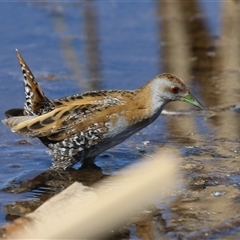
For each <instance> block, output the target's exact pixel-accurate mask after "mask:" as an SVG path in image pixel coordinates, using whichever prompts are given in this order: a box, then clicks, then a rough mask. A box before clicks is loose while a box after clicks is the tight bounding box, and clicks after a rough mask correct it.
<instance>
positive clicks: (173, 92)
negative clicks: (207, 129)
mask: <svg viewBox="0 0 240 240" xmlns="http://www.w3.org/2000/svg"><path fill="white" fill-rule="evenodd" d="M151 88H152V93H153V95H154V96H153V97H154V101H158V102H160V103H163V104H164V105H165V104H166V103H168V102H171V101H183V102H187V103H190V104H191V105H193V106H196V107H198V108H202V105H201V103H200V102H199V101H198V100H197V99H196V98H195V97H194V96H193V95H192V94H191V93H190V91H189V89H188V88H187V86H186V85H185V83H184V82H183V81H182V80H181V79H180V78H178V77H177V76H175V75H173V74H170V73H163V74H160V75H158V76H156V77H155V78H154V79H153V80H152V86H151ZM156 104H157V103H156Z"/></svg>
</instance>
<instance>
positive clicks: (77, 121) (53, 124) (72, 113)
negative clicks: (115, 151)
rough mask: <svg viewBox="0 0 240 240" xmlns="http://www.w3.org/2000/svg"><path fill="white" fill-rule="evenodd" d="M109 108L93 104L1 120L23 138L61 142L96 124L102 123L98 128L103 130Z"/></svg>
mask: <svg viewBox="0 0 240 240" xmlns="http://www.w3.org/2000/svg"><path fill="white" fill-rule="evenodd" d="M111 107H112V106H109V105H108V106H106V105H94V104H86V105H81V106H77V105H70V106H64V107H59V108H56V109H54V110H53V111H51V112H49V113H46V114H43V115H41V116H19V117H10V118H8V119H5V120H3V123H4V124H5V125H7V126H8V127H10V128H11V129H12V131H13V132H16V133H18V134H20V135H22V136H25V137H47V138H48V139H49V140H53V141H61V140H64V139H65V138H68V137H70V136H72V135H73V134H75V133H78V132H81V131H83V132H84V131H86V130H87V128H88V127H89V126H91V125H93V124H95V123H96V122H100V123H102V124H101V126H99V127H103V128H105V125H104V122H105V121H106V118H107V116H106V113H104V112H105V111H106V109H109V110H110V108H111ZM102 110H104V111H102ZM103 125H104V126H103ZM105 130H106V129H105ZM105 130H103V131H105Z"/></svg>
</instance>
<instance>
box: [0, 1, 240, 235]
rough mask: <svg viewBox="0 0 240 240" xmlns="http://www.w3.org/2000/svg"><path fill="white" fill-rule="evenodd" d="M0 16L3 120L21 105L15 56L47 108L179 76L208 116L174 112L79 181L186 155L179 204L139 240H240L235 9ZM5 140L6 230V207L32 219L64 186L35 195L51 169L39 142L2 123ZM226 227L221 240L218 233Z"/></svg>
mask: <svg viewBox="0 0 240 240" xmlns="http://www.w3.org/2000/svg"><path fill="white" fill-rule="evenodd" d="M0 6H1V7H0V21H1V25H0V33H1V36H2V37H1V38H0V52H1V54H0V62H1V69H0V83H1V84H0V92H1V94H0V117H1V119H3V118H4V111H5V110H7V109H9V108H12V107H22V105H23V102H24V95H23V88H22V79H21V72H20V69H19V66H18V63H17V59H16V56H15V55H16V54H15V48H18V50H19V51H20V52H21V54H22V55H23V57H24V59H25V60H26V62H27V63H28V65H29V67H30V69H31V70H32V71H33V73H34V75H35V76H36V78H37V79H38V81H39V83H40V85H41V86H42V88H43V90H44V92H45V94H46V95H47V96H48V97H49V98H58V97H63V96H66V95H70V94H75V93H78V92H83V91H87V90H95V89H135V88H138V87H140V86H141V85H143V84H144V83H146V82H147V81H148V80H150V79H151V78H152V77H154V76H155V75H157V74H158V73H161V72H171V73H174V74H176V75H179V76H180V77H181V78H183V79H184V81H185V82H186V84H187V85H188V86H189V88H190V89H191V92H192V93H193V94H194V96H196V97H197V98H198V99H199V100H200V101H201V102H202V104H203V105H204V106H205V109H204V110H203V111H201V112H200V111H197V110H195V109H193V108H192V107H190V106H188V105H186V104H183V103H171V104H169V106H168V107H167V108H166V109H167V112H166V113H165V114H162V115H161V116H160V117H159V118H158V119H157V120H156V121H155V122H154V123H153V124H151V125H150V126H148V127H147V128H145V129H143V130H142V131H141V132H139V133H138V134H135V135H134V136H133V137H131V138H130V139H128V140H127V141H125V142H124V143H122V144H121V145H119V146H117V147H115V148H113V149H110V150H109V151H107V152H105V153H103V154H102V155H101V156H99V157H98V158H97V159H96V164H97V165H98V166H99V167H101V170H100V169H96V170H95V172H94V174H89V173H82V176H77V177H78V180H79V181H81V182H83V183H86V184H88V185H89V184H92V183H94V182H96V181H98V180H99V179H102V178H103V177H105V175H111V174H117V171H118V170H120V169H122V168H123V167H124V166H126V165H129V164H130V163H132V162H136V161H138V160H139V159H140V158H141V156H142V154H147V155H148V154H151V153H152V152H153V151H155V150H156V149H160V150H163V149H165V150H167V151H170V152H171V151H173V150H177V151H178V152H179V153H180V154H182V155H183V156H184V162H183V163H182V164H181V166H180V171H181V172H182V174H183V175H184V176H185V180H186V182H185V185H186V186H185V188H184V189H182V191H180V192H179V193H178V194H176V195H177V197H176V198H177V199H175V201H174V203H171V204H170V203H169V204H166V203H165V205H164V204H163V205H161V204H160V205H159V206H158V207H157V213H158V214H157V216H155V217H154V218H151V217H150V218H148V217H147V218H146V220H145V222H144V224H146V225H148V226H150V228H148V231H147V232H145V235H144V236H145V237H146V234H148V235H149V236H151V234H153V232H154V234H155V235H154V236H156V231H157V230H156V229H159V228H160V227H161V228H162V229H164V231H163V232H162V233H161V236H164V237H166V238H167V239H176V238H177V237H179V236H180V235H181V236H185V237H189V239H190V237H191V238H192V239H194V237H195V239H200V237H201V236H202V235H201V234H203V232H204V231H205V232H208V236H211V237H212V238H214V239H222V237H231V239H238V238H239V233H238V231H236V227H235V225H234V224H236V222H237V221H238V220H239V216H240V215H239V214H240V213H239V211H238V209H239V200H238V199H239V180H240V176H239V158H240V148H239V107H238V106H237V104H238V103H239V93H240V91H239V78H240V69H239V66H240V59H239V56H240V55H239V49H240V48H239V23H240V20H239V17H238V15H239V14H238V10H239V8H240V7H239V3H238V2H237V1H236V2H234V1H232V2H230V1H226V2H222V3H221V2H220V1H198V2H196V1H193V0H192V1H179V2H174V3H173V2H171V1H170V2H169V1H148V2H147V1H145V2H144V1H142V2H137V1H132V2H125V1H98V2H94V1H89V2H75V3H71V2H68V3H59V2H45V1H39V2H14V3H9V2H2V3H1V5H0ZM235 105H236V106H235ZM169 111H171V112H169ZM170 113H172V114H170ZM0 131H1V136H2V137H1V140H0V156H1V157H0V159H1V160H0V161H1V168H0V186H1V189H2V190H1V191H0V199H1V201H0V203H1V206H2V207H4V209H5V211H3V210H2V211H1V212H0V223H5V222H6V221H7V220H6V219H11V218H9V217H10V216H7V217H6V211H9V207H6V206H9V204H11V203H12V202H15V201H17V202H19V203H20V205H21V204H22V205H21V207H19V208H18V209H21V211H23V212H24V211H27V210H26V209H27V207H23V203H22V201H24V202H28V203H29V204H30V203H31V202H34V204H35V205H34V204H32V205H31V206H32V208H31V209H34V208H36V207H37V205H38V204H41V202H42V201H44V200H46V199H47V198H48V197H50V196H52V195H53V194H54V193H55V192H57V191H61V190H62V189H63V188H64V187H66V186H65V185H64V181H61V180H59V179H58V180H53V179H48V181H45V183H44V185H41V184H39V182H40V183H41V180H42V179H45V178H46V175H44V173H45V172H46V171H47V169H48V168H49V166H50V165H51V160H50V158H49V157H48V155H47V154H46V153H45V150H46V149H45V147H44V146H43V145H42V144H41V143H40V142H39V141H38V140H37V139H23V138H22V137H20V136H18V135H16V134H14V133H11V132H10V131H9V129H7V128H6V127H5V126H4V125H3V124H2V125H0ZM76 167H79V166H76ZM41 173H42V174H43V175H40V177H38V178H37V180H36V179H35V181H33V183H34V184H33V185H31V184H30V185H29V184H28V185H24V186H23V189H22V190H24V187H25V188H26V189H28V190H27V191H26V192H24V193H18V194H13V193H9V192H7V191H5V190H3V189H4V188H7V189H8V190H9V188H10V189H11V187H13V186H16V188H12V190H13V191H15V192H16V191H17V190H16V189H18V188H19V184H20V182H21V181H23V180H24V181H27V180H30V179H33V178H35V177H37V176H39V174H41ZM79 178H80V179H79ZM69 179H70V177H69ZM45 180H46V179H45ZM26 189H25V190H26ZM18 190H19V189H18ZM10 192H11V191H10ZM19 192H20V191H19ZM38 201H39V203H38ZM10 206H11V205H10ZM28 207H29V206H28ZM24 209H25V210H24ZM230 219H232V220H231V221H232V222H231V223H230V226H231V227H232V228H231V229H232V231H230V232H229V233H228V232H227V230H225V228H224V226H225V225H224V224H225V223H227V222H228V221H230ZM234 221H235V222H234ZM163 222H165V225H164V224H163ZM141 224H142V223H141ZM141 224H137V223H133V224H132V225H131V226H129V229H130V230H129V234H130V237H131V239H138V238H142V239H145V238H144V236H143V233H142V232H141V226H142V225H144V224H142V225H141ZM216 231H218V234H216Z"/></svg>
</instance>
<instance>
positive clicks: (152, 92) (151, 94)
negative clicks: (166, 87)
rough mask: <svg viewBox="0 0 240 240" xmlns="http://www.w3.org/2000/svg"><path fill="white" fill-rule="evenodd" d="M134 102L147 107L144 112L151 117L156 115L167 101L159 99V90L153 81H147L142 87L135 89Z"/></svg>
mask: <svg viewBox="0 0 240 240" xmlns="http://www.w3.org/2000/svg"><path fill="white" fill-rule="evenodd" d="M136 92H137V94H136V102H138V103H139V104H141V105H142V108H145V109H147V111H146V114H147V115H148V116H149V117H150V118H151V117H155V118H156V117H158V116H159V114H160V113H161V112H162V110H163V108H164V107H165V105H166V104H167V103H168V101H166V100H165V99H164V98H162V99H161V95H162V94H161V92H159V89H158V86H156V85H155V84H154V81H150V82H148V83H147V84H146V85H144V86H143V87H141V88H139V89H138V90H136Z"/></svg>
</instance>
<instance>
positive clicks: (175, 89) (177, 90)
mask: <svg viewBox="0 0 240 240" xmlns="http://www.w3.org/2000/svg"><path fill="white" fill-rule="evenodd" d="M171 91H172V93H174V94H177V93H178V92H179V87H177V86H173V87H171Z"/></svg>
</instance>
